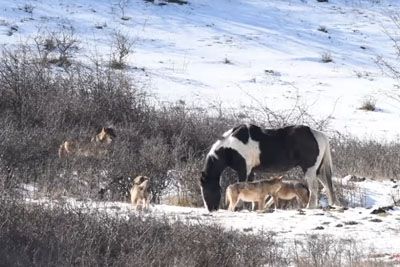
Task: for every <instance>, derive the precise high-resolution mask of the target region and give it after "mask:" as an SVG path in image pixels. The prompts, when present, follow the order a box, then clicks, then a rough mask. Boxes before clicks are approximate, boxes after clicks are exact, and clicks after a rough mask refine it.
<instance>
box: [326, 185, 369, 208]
mask: <svg viewBox="0 0 400 267" xmlns="http://www.w3.org/2000/svg"><path fill="white" fill-rule="evenodd" d="M334 185H335V194H336V199H337V201H338V202H339V204H340V205H341V206H342V207H351V208H355V207H364V208H368V206H367V192H366V191H365V189H364V188H360V187H359V186H358V185H357V183H354V182H350V181H349V182H346V183H344V182H343V181H339V182H335V183H334Z"/></svg>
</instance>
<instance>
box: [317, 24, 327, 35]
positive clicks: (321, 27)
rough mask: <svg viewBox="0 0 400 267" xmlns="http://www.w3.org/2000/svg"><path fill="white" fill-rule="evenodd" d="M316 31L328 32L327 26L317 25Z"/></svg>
mask: <svg viewBox="0 0 400 267" xmlns="http://www.w3.org/2000/svg"><path fill="white" fill-rule="evenodd" d="M318 31H320V32H324V33H328V30H327V28H326V27H325V26H322V25H321V26H319V27H318Z"/></svg>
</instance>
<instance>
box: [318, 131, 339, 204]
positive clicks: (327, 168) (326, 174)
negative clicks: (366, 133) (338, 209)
mask: <svg viewBox="0 0 400 267" xmlns="http://www.w3.org/2000/svg"><path fill="white" fill-rule="evenodd" d="M321 134H322V133H321ZM322 136H323V137H324V138H322V140H323V141H324V143H325V144H324V145H325V146H320V147H324V148H325V149H324V151H323V153H324V154H323V156H322V160H321V164H320V166H319V168H318V172H317V173H318V174H319V176H320V177H321V179H322V180H323V181H325V183H324V185H326V186H327V187H328V188H327V189H328V192H327V193H328V198H329V202H330V203H329V204H330V205H334V203H335V194H334V193H333V183H332V168H333V164H332V156H331V148H330V145H329V139H328V137H327V136H326V135H325V134H322Z"/></svg>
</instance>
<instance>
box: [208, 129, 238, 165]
mask: <svg viewBox="0 0 400 267" xmlns="http://www.w3.org/2000/svg"><path fill="white" fill-rule="evenodd" d="M232 131H233V128H232V129H229V130H228V131H226V132H224V133H223V134H222V137H223V138H224V139H226V138H227V137H228V136H229V135H231V134H232ZM222 141H224V140H218V141H217V142H215V143H214V144H213V145H212V147H211V149H210V151H209V152H208V154H207V158H209V157H211V156H212V157H214V158H216V159H218V155H217V154H216V153H215V151H217V150H218V148H220V144H221V142H222Z"/></svg>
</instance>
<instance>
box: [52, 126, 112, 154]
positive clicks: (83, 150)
mask: <svg viewBox="0 0 400 267" xmlns="http://www.w3.org/2000/svg"><path fill="white" fill-rule="evenodd" d="M115 137H116V135H115V132H114V129H112V128H104V127H103V128H101V130H99V131H98V132H97V134H96V135H95V136H94V137H92V138H91V140H90V142H89V141H86V142H84V141H78V140H70V141H64V142H63V143H62V144H61V146H60V148H59V149H58V156H59V157H60V158H64V157H66V156H81V157H102V156H105V155H106V154H107V149H108V146H109V145H110V144H111V142H112V141H113V140H114V138H115Z"/></svg>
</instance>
